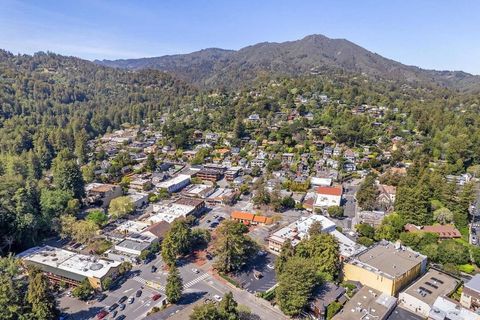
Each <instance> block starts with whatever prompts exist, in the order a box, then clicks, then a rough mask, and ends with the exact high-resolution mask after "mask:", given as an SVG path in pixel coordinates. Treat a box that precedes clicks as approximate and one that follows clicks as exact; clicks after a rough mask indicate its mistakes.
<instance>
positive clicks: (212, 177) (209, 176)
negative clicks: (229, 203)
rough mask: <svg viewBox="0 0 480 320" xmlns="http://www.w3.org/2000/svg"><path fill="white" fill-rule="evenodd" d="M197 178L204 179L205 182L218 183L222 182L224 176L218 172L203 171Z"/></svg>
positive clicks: (197, 174) (199, 172)
mask: <svg viewBox="0 0 480 320" xmlns="http://www.w3.org/2000/svg"><path fill="white" fill-rule="evenodd" d="M195 177H197V178H199V179H202V180H203V181H210V182H216V181H218V180H220V178H221V177H222V174H221V173H220V172H219V171H217V170H212V169H202V170H200V171H198V172H197V173H196V175H195Z"/></svg>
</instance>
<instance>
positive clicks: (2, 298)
mask: <svg viewBox="0 0 480 320" xmlns="http://www.w3.org/2000/svg"><path fill="white" fill-rule="evenodd" d="M19 271H20V263H19V261H18V260H17V259H15V258H14V257H13V255H8V256H7V257H3V258H2V257H0V319H6V320H16V319H21V317H22V316H23V315H25V314H27V313H28V306H27V303H26V302H25V301H24V294H25V293H24V288H23V283H22V282H21V281H18V280H19V276H20V272H19Z"/></svg>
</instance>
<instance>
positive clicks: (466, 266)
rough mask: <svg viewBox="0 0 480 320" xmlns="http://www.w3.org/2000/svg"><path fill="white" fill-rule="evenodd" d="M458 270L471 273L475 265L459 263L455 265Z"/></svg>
mask: <svg viewBox="0 0 480 320" xmlns="http://www.w3.org/2000/svg"><path fill="white" fill-rule="evenodd" d="M457 269H458V271H460V272H464V273H473V272H474V271H475V266H473V265H471V264H461V265H458V266H457Z"/></svg>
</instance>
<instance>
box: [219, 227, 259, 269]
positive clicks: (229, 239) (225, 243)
mask: <svg viewBox="0 0 480 320" xmlns="http://www.w3.org/2000/svg"><path fill="white" fill-rule="evenodd" d="M247 232H248V228H247V227H246V226H245V225H244V224H242V223H240V222H238V221H234V220H225V221H223V222H222V223H221V224H220V226H219V227H218V229H217V238H216V239H215V242H214V244H213V247H214V254H215V259H216V261H215V264H214V266H215V268H217V270H219V271H220V272H232V271H235V270H238V269H239V268H240V267H241V266H242V265H243V264H244V263H246V261H248V259H250V258H251V257H252V256H253V255H255V254H256V252H257V251H258V246H257V245H256V243H255V242H254V241H253V240H252V239H251V238H250V237H248V236H246V235H245V233H247Z"/></svg>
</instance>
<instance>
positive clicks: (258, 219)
mask: <svg viewBox="0 0 480 320" xmlns="http://www.w3.org/2000/svg"><path fill="white" fill-rule="evenodd" d="M230 218H232V220H237V221H240V222H241V223H243V224H246V225H250V224H252V225H256V224H272V222H273V220H272V218H270V217H265V216H261V215H256V214H254V213H250V212H244V211H237V210H235V211H233V212H232V214H231V215H230Z"/></svg>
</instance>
